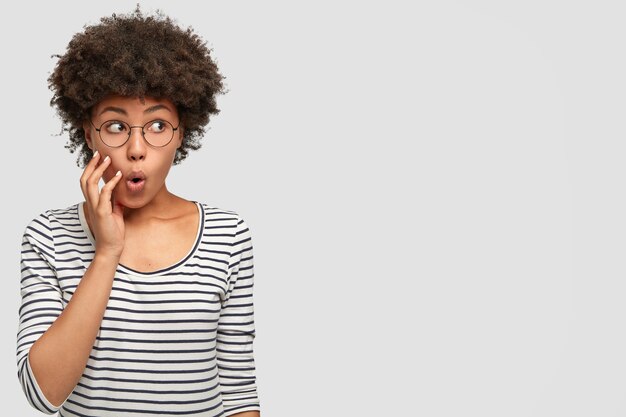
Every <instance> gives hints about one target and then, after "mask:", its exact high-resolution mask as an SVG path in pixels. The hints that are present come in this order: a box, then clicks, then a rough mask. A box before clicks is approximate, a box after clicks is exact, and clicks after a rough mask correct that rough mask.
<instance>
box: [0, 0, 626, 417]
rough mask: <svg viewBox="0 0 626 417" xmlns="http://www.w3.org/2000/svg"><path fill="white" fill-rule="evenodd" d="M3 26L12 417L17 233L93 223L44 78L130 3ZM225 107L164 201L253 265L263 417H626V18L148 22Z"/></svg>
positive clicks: (244, 15)
mask: <svg viewBox="0 0 626 417" xmlns="http://www.w3.org/2000/svg"><path fill="white" fill-rule="evenodd" d="M114 4H115V5H114V6H113V5H112V2H98V3H96V2H77V1H76V2H69V1H58V0H57V1H55V2H46V3H44V2H41V3H40V4H37V5H34V4H32V3H31V2H13V3H11V4H10V5H9V6H3V7H4V9H3V14H4V17H3V22H2V25H1V26H0V35H1V36H0V39H1V42H2V65H1V67H0V72H1V74H2V77H0V78H1V81H0V82H1V83H2V84H1V85H0V87H1V90H0V91H1V92H2V96H1V98H0V114H1V115H2V122H3V123H2V126H3V127H4V138H3V140H2V145H1V148H0V149H2V153H1V154H0V155H1V161H0V179H1V180H2V193H3V194H4V198H2V199H1V201H2V203H1V206H2V208H1V210H2V214H3V215H2V216H1V217H2V219H1V221H2V225H1V227H2V231H3V233H2V239H1V244H2V250H3V251H2V252H3V254H4V255H3V258H2V259H3V262H2V264H1V265H0V268H1V271H0V272H1V276H3V277H4V282H5V284H4V290H3V291H1V292H0V294H1V295H0V297H1V298H0V309H1V312H2V315H1V317H2V320H1V321H0V325H1V326H2V328H1V331H2V334H4V335H5V337H4V338H3V340H4V342H2V343H0V384H1V386H2V390H1V391H2V397H3V398H2V400H3V401H2V403H3V412H2V414H4V415H12V416H36V415H39V414H38V413H37V412H36V411H34V410H33V409H31V408H30V406H29V405H28V403H27V401H26V398H25V396H24V395H23V394H22V391H21V388H20V386H19V383H18V380H17V376H16V372H17V368H16V363H15V348H16V347H15V333H16V331H17V319H18V314H17V309H18V307H19V302H20V300H19V249H20V242H21V235H22V232H23V230H24V227H25V226H26V223H27V222H28V221H29V220H30V219H32V218H33V217H34V216H35V215H37V214H38V213H40V212H42V211H44V210H46V209H49V208H61V207H67V206H69V205H72V204H75V203H76V202H79V201H82V194H81V192H80V188H79V184H78V179H79V177H80V174H81V170H80V169H79V168H78V167H77V166H76V164H75V159H76V156H75V155H72V154H70V153H69V152H68V151H67V150H66V149H65V148H64V145H65V143H66V140H67V137H65V136H63V137H58V136H54V135H55V134H57V133H58V132H59V130H60V123H59V121H58V119H56V116H55V114H54V111H53V110H52V109H51V108H50V106H49V100H50V98H51V92H50V91H49V90H48V89H47V81H46V79H47V77H48V75H49V73H50V72H51V71H52V69H53V67H54V64H55V62H56V60H55V59H52V58H51V57H50V56H51V55H53V54H60V53H63V51H64V50H65V45H66V44H67V42H68V41H69V40H70V38H71V36H72V35H73V34H74V33H75V32H77V31H80V30H81V28H82V26H83V25H84V24H92V23H96V22H97V20H98V19H99V18H100V17H101V16H105V15H110V14H111V13H113V12H118V13H125V12H129V11H131V10H132V9H133V8H134V6H135V4H136V2H135V1H118V2H115V3H114ZM141 4H142V7H143V9H144V10H145V11H152V10H154V9H156V8H162V10H163V11H164V12H165V13H167V14H168V15H170V16H171V17H173V18H175V19H176V20H177V21H178V22H179V23H180V24H181V25H182V26H184V27H186V26H192V27H194V28H195V30H196V32H197V33H199V34H200V35H201V36H203V37H204V38H205V39H206V40H207V41H208V43H209V45H210V46H211V47H213V50H214V56H215V57H216V59H217V62H218V65H219V67H220V69H221V71H222V73H223V74H224V75H225V76H226V77H227V79H226V83H227V87H228V88H229V90H230V91H229V92H228V93H227V94H226V95H224V96H221V97H220V98H219V101H218V104H219V106H220V108H221V110H222V112H221V113H220V114H219V115H218V116H217V117H215V118H214V119H213V120H212V122H211V128H210V129H209V130H208V132H207V135H206V137H205V141H204V147H203V148H202V149H201V150H200V151H198V152H195V153H193V154H192V155H191V156H190V157H189V158H188V159H187V161H185V162H184V163H183V164H182V165H180V166H177V167H174V168H173V169H172V171H171V174H170V178H169V180H168V186H169V188H170V190H171V191H173V192H175V193H178V194H179V195H181V196H183V197H185V198H188V199H192V200H197V201H202V202H206V203H208V204H211V205H214V206H217V207H221V208H225V209H230V210H235V211H237V212H239V213H240V214H241V215H242V216H243V217H244V218H245V219H246V220H247V222H248V224H249V226H250V229H251V231H252V236H253V243H254V250H255V280H256V281H255V311H256V324H257V339H256V341H255V349H256V362H257V369H258V383H259V396H260V398H261V405H262V409H263V413H262V414H263V415H264V416H267V417H270V416H271V417H292V416H340V415H354V416H356V415H364V416H392V415H414V416H429V417H430V416H436V417H438V416H465V415H472V416H473V415H476V416H481V417H487V416H494V417H501V416H508V417H517V416H519V417H527V416H535V417H544V416H545V417H548V416H550V417H553V416H568V417H574V416H581V417H582V416H603V417H604V416H623V415H624V414H625V413H626V400H625V399H624V398H625V396H624V391H625V390H626V378H624V375H625V374H626V355H625V354H624V352H625V350H626V336H625V334H624V330H623V328H624V324H623V323H624V318H625V317H626V303H624V302H623V300H624V298H625V295H626V281H625V280H624V277H625V273H626V266H625V265H624V256H623V254H624V251H625V250H626V238H625V236H626V216H624V213H625V211H626V198H625V197H624V182H625V178H626V172H625V170H626V165H625V164H623V163H622V161H623V160H624V156H625V155H626V142H625V141H624V131H625V129H624V127H625V126H626V118H625V117H624V113H625V110H626V82H625V80H626V76H625V74H626V59H625V56H626V53H625V51H626V25H624V24H623V17H624V14H625V12H626V6H624V5H623V3H622V2H618V1H594V2H591V1H587V2H585V1H557V0H542V1H517V2H514V1H509V2H501V1H486V0H485V1H471V2H467V1H452V0H444V1H437V2H400V1H384V2H383V1H380V2H371V1H315V2H313V1H311V2H306V3H304V2H289V1H274V0H271V1H262V2H256V1H238V2H227V1H220V2H216V1H208V2H202V3H201V2H196V1H176V2H166V1H144V2H141Z"/></svg>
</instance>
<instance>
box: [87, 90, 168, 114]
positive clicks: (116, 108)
mask: <svg viewBox="0 0 626 417" xmlns="http://www.w3.org/2000/svg"><path fill="white" fill-rule="evenodd" d="M159 110H162V111H165V112H166V113H172V115H177V111H176V106H175V105H174V103H172V102H171V101H170V100H168V99H166V98H156V97H144V98H143V99H141V98H139V97H127V96H119V95H111V96H107V97H105V98H104V99H102V100H100V101H99V102H98V103H97V104H96V105H95V106H93V108H92V110H91V115H92V116H95V117H97V116H99V115H101V114H104V113H110V112H115V113H121V114H127V115H129V116H131V115H142V114H144V113H148V112H150V113H152V112H155V111H159Z"/></svg>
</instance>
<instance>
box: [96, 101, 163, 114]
mask: <svg viewBox="0 0 626 417" xmlns="http://www.w3.org/2000/svg"><path fill="white" fill-rule="evenodd" d="M161 109H165V110H167V111H168V112H170V113H171V112H172V111H171V110H170V109H169V108H168V107H167V106H165V105H164V104H155V105H154V106H152V107H148V108H147V109H145V110H144V111H143V112H144V113H154V112H156V111H158V110H161ZM108 111H112V112H115V113H119V114H123V115H124V116H128V113H127V112H126V110H124V109H123V108H121V107H115V106H107V107H105V108H104V109H102V111H101V112H100V113H99V114H98V116H99V115H101V114H103V113H106V112H108Z"/></svg>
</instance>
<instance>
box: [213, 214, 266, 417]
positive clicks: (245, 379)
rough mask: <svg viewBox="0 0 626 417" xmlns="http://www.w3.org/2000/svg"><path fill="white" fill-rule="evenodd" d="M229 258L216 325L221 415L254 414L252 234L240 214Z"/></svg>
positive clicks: (258, 407) (255, 405) (256, 399)
mask: <svg viewBox="0 0 626 417" xmlns="http://www.w3.org/2000/svg"><path fill="white" fill-rule="evenodd" d="M235 230H236V231H235V236H234V241H233V245H232V249H231V256H230V262H229V268H228V269H229V270H228V272H229V276H228V290H227V293H226V295H225V298H224V300H223V302H222V312H221V314H220V319H219V322H218V326H217V364H218V369H219V376H220V386H221V388H222V401H223V403H224V413H225V414H224V415H225V416H233V415H236V416H242V417H244V416H245V417H247V416H250V417H252V416H258V415H259V413H258V412H259V411H260V405H259V399H258V395H257V389H256V369H255V365H254V355H253V341H254V338H255V328H254V306H253V300H252V288H253V278H254V268H253V256H252V238H251V235H250V230H249V229H248V226H247V225H246V223H245V221H244V220H243V219H242V218H240V217H239V218H238V219H237V227H236V229H235Z"/></svg>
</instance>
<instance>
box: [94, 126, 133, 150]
mask: <svg viewBox="0 0 626 417" xmlns="http://www.w3.org/2000/svg"><path fill="white" fill-rule="evenodd" d="M129 132H130V126H128V123H125V122H121V121H119V120H109V121H107V122H104V123H102V126H100V138H101V139H102V142H104V143H105V144H107V145H109V146H113V147H116V146H122V145H123V144H124V143H125V142H126V140H127V139H128V134H129Z"/></svg>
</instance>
